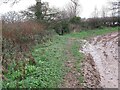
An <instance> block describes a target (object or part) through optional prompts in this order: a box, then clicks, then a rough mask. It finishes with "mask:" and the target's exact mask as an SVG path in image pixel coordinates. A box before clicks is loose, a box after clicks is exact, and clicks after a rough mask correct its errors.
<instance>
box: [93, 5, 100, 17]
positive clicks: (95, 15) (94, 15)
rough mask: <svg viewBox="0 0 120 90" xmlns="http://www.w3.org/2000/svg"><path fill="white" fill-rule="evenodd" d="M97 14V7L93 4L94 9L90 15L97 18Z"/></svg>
mask: <svg viewBox="0 0 120 90" xmlns="http://www.w3.org/2000/svg"><path fill="white" fill-rule="evenodd" d="M98 14H99V12H98V9H97V7H96V6H95V8H94V11H93V12H92V17H93V18H98V16H99V15H98Z"/></svg>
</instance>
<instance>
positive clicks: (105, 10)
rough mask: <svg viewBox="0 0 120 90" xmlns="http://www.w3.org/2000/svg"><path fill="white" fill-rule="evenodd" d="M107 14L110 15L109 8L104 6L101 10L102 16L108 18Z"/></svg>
mask: <svg viewBox="0 0 120 90" xmlns="http://www.w3.org/2000/svg"><path fill="white" fill-rule="evenodd" d="M107 14H108V8H107V7H105V6H102V8H101V16H102V17H103V18H105V17H107Z"/></svg>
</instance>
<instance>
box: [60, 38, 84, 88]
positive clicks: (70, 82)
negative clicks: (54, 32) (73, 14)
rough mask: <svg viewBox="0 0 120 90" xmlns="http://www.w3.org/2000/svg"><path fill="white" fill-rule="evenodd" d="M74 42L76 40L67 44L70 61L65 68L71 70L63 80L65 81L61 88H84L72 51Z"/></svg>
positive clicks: (71, 40)
mask: <svg viewBox="0 0 120 90" xmlns="http://www.w3.org/2000/svg"><path fill="white" fill-rule="evenodd" d="M73 41H74V39H69V40H68V42H67V50H66V55H67V57H68V60H67V61H66V62H65V66H66V68H68V69H69V71H68V72H67V73H66V75H65V76H64V78H63V79H64V80H63V83H62V85H61V88H82V86H81V85H80V82H79V79H78V78H79V77H80V73H79V72H78V71H77V70H76V67H75V62H76V59H75V57H74V56H73V55H72V53H71V51H70V49H71V47H72V43H73Z"/></svg>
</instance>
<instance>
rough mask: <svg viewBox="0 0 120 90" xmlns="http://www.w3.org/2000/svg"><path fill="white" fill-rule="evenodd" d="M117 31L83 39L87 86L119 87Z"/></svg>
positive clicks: (84, 69) (84, 70) (82, 50)
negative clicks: (87, 39)
mask: <svg viewBox="0 0 120 90" xmlns="http://www.w3.org/2000/svg"><path fill="white" fill-rule="evenodd" d="M118 36H119V34H118V33H117V32H115V33H110V34H107V35H103V36H97V37H94V38H92V39H91V40H90V41H86V40H83V42H84V46H83V48H82V49H81V50H80V52H82V53H84V54H85V55H86V58H85V61H84V63H83V72H84V80H85V83H84V85H85V86H86V87H93V88H94V87H102V88H118V49H119V48H120V47H119V46H118Z"/></svg>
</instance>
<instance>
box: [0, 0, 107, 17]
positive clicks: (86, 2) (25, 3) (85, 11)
mask: <svg viewBox="0 0 120 90" xmlns="http://www.w3.org/2000/svg"><path fill="white" fill-rule="evenodd" d="M1 1H2V0H0V2H1ZM42 1H46V2H49V5H50V7H57V8H63V7H65V5H66V4H67V3H69V2H70V0H42ZM108 1H109V0H79V3H80V5H81V6H82V11H81V13H80V16H81V17H82V18H84V17H85V18H88V17H90V16H91V13H92V12H93V10H94V7H95V6H96V7H97V8H98V9H99V10H100V9H101V7H102V6H103V5H106V3H107V2H108ZM35 3H36V2H35V0H21V1H20V2H19V3H18V4H15V5H14V6H12V7H11V6H10V5H9V4H1V3H0V13H2V14H3V13H6V12H8V11H20V10H25V9H27V7H29V6H31V5H34V4H35Z"/></svg>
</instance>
